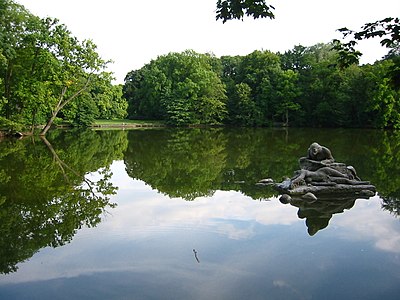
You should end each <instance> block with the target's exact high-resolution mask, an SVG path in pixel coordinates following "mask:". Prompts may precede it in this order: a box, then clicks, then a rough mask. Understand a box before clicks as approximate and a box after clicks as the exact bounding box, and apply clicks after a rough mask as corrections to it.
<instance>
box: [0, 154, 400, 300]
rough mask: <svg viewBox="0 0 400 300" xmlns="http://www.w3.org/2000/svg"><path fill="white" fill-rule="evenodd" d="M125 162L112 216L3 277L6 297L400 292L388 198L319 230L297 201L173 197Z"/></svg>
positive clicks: (359, 206) (398, 238)
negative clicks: (131, 172) (133, 174)
mask: <svg viewBox="0 0 400 300" xmlns="http://www.w3.org/2000/svg"><path fill="white" fill-rule="evenodd" d="M124 168H125V166H124V164H123V162H121V161H119V162H115V163H114V164H113V166H112V170H113V172H114V176H113V182H114V183H115V184H116V185H117V186H119V190H118V194H117V196H116V197H115V198H113V199H112V201H114V202H116V203H117V204H118V206H117V207H116V208H115V209H108V213H106V214H105V215H104V216H103V222H102V223H101V224H100V225H99V226H98V227H97V228H90V229H87V228H85V229H82V230H80V231H79V232H78V233H77V235H76V236H75V238H74V240H73V241H72V243H70V244H68V245H66V246H64V247H60V248H57V249H51V248H46V249H43V250H41V251H40V252H39V253H38V254H36V255H35V256H34V257H33V258H31V259H30V261H29V262H26V263H23V264H20V265H19V267H20V269H19V271H18V272H17V273H14V274H10V275H7V276H2V277H0V298H2V296H8V297H10V298H12V297H15V298H24V296H27V295H29V296H30V297H29V298H31V299H34V298H35V297H32V295H37V297H36V298H54V295H58V297H57V299H61V298H62V297H61V296H60V293H61V294H62V295H65V298H71V297H75V298H90V297H94V296H95V297H96V298H98V299H100V298H103V299H109V298H124V299H125V298H129V299H149V298H154V299H179V298H181V299H184V298H185V299H188V298H190V299H243V298H249V299H250V298H251V299H257V298H260V299H265V298H266V295H269V296H270V297H271V298H272V299H276V298H278V299H311V298H314V299H322V298H323V299H339V298H341V299H346V297H347V296H348V295H352V296H358V297H360V299H361V298H363V299H368V297H370V299H373V296H376V295H377V294H379V295H383V296H385V297H386V299H391V297H392V296H393V295H394V294H395V293H396V292H397V293H398V292H399V290H398V289H397V290H396V287H397V284H394V283H395V282H398V280H399V279H400V272H398V271H397V270H399V267H400V234H399V233H400V224H399V222H398V220H397V219H396V218H394V217H393V216H391V215H389V214H388V213H387V212H385V211H382V210H381V208H380V199H379V198H378V197H373V198H372V199H370V200H358V201H356V204H355V206H354V207H353V208H352V209H350V210H348V211H345V213H342V214H335V215H334V216H333V217H332V219H331V220H330V224H329V226H328V227H327V228H326V229H323V230H321V231H319V232H318V233H317V234H316V235H315V236H313V237H310V236H308V234H307V230H306V226H305V224H304V220H300V219H298V217H297V208H296V207H293V206H290V205H282V204H281V203H280V202H279V201H278V200H277V199H271V201H255V200H252V199H251V198H249V197H246V196H243V195H242V194H241V193H239V192H234V191H217V192H215V194H214V195H213V197H209V198H198V199H196V200H194V201H184V200H182V199H170V198H168V197H166V196H164V195H162V194H160V193H158V192H157V191H154V190H151V188H150V187H149V186H147V185H146V184H145V183H143V182H141V181H137V180H132V179H131V178H129V177H128V176H127V174H126V173H125V171H124ZM193 249H195V250H196V252H197V256H198V259H199V261H200V263H199V262H197V260H196V258H195V256H194V252H193ZM396 280H397V281H396ZM332 285H335V287H337V288H333V287H332ZM339 287H340V289H339ZM379 291H380V292H379ZM127 295H130V296H129V297H127ZM371 297H372V298H371ZM385 297H383V298H385ZM348 298H349V299H350V298H351V297H348ZM351 299H354V298H351Z"/></svg>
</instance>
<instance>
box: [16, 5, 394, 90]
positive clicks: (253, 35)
mask: <svg viewBox="0 0 400 300" xmlns="http://www.w3.org/2000/svg"><path fill="white" fill-rule="evenodd" d="M14 1H16V2H18V3H20V4H22V5H24V6H25V8H27V9H28V10H29V11H30V12H31V13H33V14H34V15H37V16H40V17H52V18H57V19H59V20H60V22H61V23H63V24H65V25H66V26H67V28H68V29H69V30H70V31H71V32H72V35H74V36H76V37H78V38H79V39H80V40H84V39H91V40H93V42H94V43H95V44H96V45H97V47H98V48H97V50H98V52H99V54H100V55H101V57H102V58H103V59H105V60H112V61H113V63H112V64H111V65H110V66H109V71H112V72H113V73H114V77H115V79H116V80H115V83H123V82H124V78H125V76H126V74H127V73H128V72H130V71H132V70H137V69H140V68H141V67H143V66H144V65H145V64H147V63H149V62H150V61H151V60H152V59H156V58H157V57H158V56H160V55H165V54H168V53H170V52H182V51H184V50H187V49H192V50H194V51H196V52H199V53H213V54H215V55H216V56H217V57H220V56H223V55H247V54H249V53H251V52H253V51H254V50H270V51H272V52H281V53H283V52H285V51H287V50H290V49H293V47H294V46H296V45H303V46H312V45H315V44H317V43H328V42H330V41H331V40H332V39H334V38H340V37H341V35H340V33H339V32H337V29H339V28H342V27H347V28H350V29H353V30H358V29H360V27H361V26H362V25H363V24H365V23H367V22H373V21H376V20H380V19H383V18H386V17H397V16H400V1H398V0H380V1H372V0H366V1H363V0H335V1H332V0H331V1H321V0H280V1H278V0H269V1H267V3H270V4H272V5H273V6H274V7H275V19H273V20H270V19H258V20H253V19H252V18H245V19H244V20H243V21H240V20H233V21H228V22H226V23H225V24H223V23H222V21H216V19H215V9H216V2H217V0H146V1H145V0H113V1H105V0H14ZM358 49H359V50H361V52H363V54H364V55H363V57H362V59H361V63H362V64H364V63H373V62H374V61H375V60H377V59H380V58H382V56H383V55H385V54H386V52H387V50H385V48H383V47H381V46H380V45H379V41H378V40H372V41H366V42H362V43H361V44H360V45H359V47H358Z"/></svg>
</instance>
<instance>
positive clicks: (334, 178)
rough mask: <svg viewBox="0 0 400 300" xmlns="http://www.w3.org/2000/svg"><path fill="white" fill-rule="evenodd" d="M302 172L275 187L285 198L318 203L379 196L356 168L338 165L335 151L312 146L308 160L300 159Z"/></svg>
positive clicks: (306, 158)
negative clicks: (321, 198)
mask: <svg viewBox="0 0 400 300" xmlns="http://www.w3.org/2000/svg"><path fill="white" fill-rule="evenodd" d="M299 164H300V170H297V171H295V172H294V176H293V177H292V178H290V179H287V180H284V181H283V182H282V183H278V184H276V185H275V187H276V188H277V189H278V190H279V191H280V192H282V193H283V198H284V200H285V201H286V199H291V198H292V197H297V198H299V197H300V198H303V199H305V200H310V201H315V200H316V199H318V198H319V197H321V196H322V197H325V198H326V197H328V198H332V197H331V196H333V197H334V198H335V197H339V195H345V196H346V197H348V196H349V195H350V194H352V195H354V196H360V197H369V196H373V195H374V194H375V186H373V185H371V184H370V182H368V181H362V180H361V179H360V178H359V177H358V176H357V173H356V170H355V169H354V167H352V166H347V165H346V164H344V163H338V162H335V159H334V158H333V156H332V153H331V151H330V150H329V149H328V148H326V147H324V146H321V145H319V144H318V143H312V144H311V145H310V147H309V148H308V151H307V156H306V157H302V158H300V159H299Z"/></svg>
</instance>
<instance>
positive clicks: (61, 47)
mask: <svg viewBox="0 0 400 300" xmlns="http://www.w3.org/2000/svg"><path fill="white" fill-rule="evenodd" d="M0 15H1V18H0V23H1V24H0V25H1V26H0V78H1V79H0V87H1V88H0V115H1V116H4V117H5V118H7V119H9V120H11V121H16V122H18V123H22V124H25V125H30V126H35V125H43V124H45V123H46V122H47V123H48V124H47V125H48V126H46V128H45V130H44V133H46V132H47V130H48V128H50V126H51V124H52V122H53V121H54V120H55V119H56V118H57V117H62V118H65V117H66V116H71V119H68V120H67V121H73V120H74V118H75V116H76V113H74V112H73V111H70V112H63V111H62V110H63V108H64V107H65V106H66V105H67V104H69V103H70V102H74V101H77V100H78V99H79V98H80V99H79V100H78V101H79V102H80V103H81V104H82V107H83V108H81V110H85V107H90V106H92V103H91V102H93V101H96V102H97V101H99V102H103V103H104V102H109V103H111V104H110V105H108V106H106V108H107V110H108V111H107V112H106V113H108V114H109V115H110V114H111V113H115V114H116V116H115V117H120V116H123V115H124V114H125V112H124V111H123V110H124V109H126V104H124V101H123V100H122V99H121V97H122V94H121V91H119V92H118V90H117V89H118V88H116V89H115V91H114V88H113V87H112V85H111V79H112V78H111V77H110V75H108V74H105V73H102V72H101V71H102V69H104V67H105V66H106V64H107V62H106V61H104V60H102V59H101V58H100V56H99V55H98V53H97V52H96V45H95V44H94V43H93V42H92V41H90V40H85V41H82V42H80V41H79V40H78V39H77V38H76V37H74V36H73V35H72V34H71V32H70V31H69V30H68V29H67V27H66V26H65V25H63V24H59V21H58V20H57V19H52V18H44V19H41V18H39V17H37V16H34V15H32V14H31V13H30V12H28V11H27V10H26V9H25V8H24V7H23V6H21V5H19V4H17V3H15V2H13V1H11V0H6V1H2V3H1V7H0ZM101 80H103V81H104V82H103V85H104V87H106V86H107V84H108V86H107V88H103V89H97V91H96V92H92V93H90V94H89V96H91V97H89V96H88V94H87V93H86V92H87V91H89V90H91V89H93V88H94V87H93V86H94V82H96V83H98V82H99V81H101ZM84 101H89V103H86V104H83V102H84ZM113 102H116V104H114V103H113ZM74 106H76V105H71V106H69V108H70V109H71V108H74ZM99 106H101V105H99ZM111 107H112V108H111ZM102 108H104V105H103V106H102ZM104 110H105V109H104ZM59 113H60V114H59ZM88 113H90V111H89V110H87V109H86V114H88ZM95 117H97V116H96V111H93V115H92V116H91V118H92V119H93V118H95ZM86 123H87V122H86Z"/></svg>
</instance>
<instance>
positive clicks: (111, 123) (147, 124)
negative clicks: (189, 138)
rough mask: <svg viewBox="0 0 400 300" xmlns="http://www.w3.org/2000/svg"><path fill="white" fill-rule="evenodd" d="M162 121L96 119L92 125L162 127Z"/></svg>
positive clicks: (163, 124)
mask: <svg viewBox="0 0 400 300" xmlns="http://www.w3.org/2000/svg"><path fill="white" fill-rule="evenodd" d="M164 126H165V123H164V122H163V121H157V120H128V119H120V120H96V121H95V122H94V123H93V125H92V127H105V128H107V127H109V128H112V127H114V128H126V127H164Z"/></svg>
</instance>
